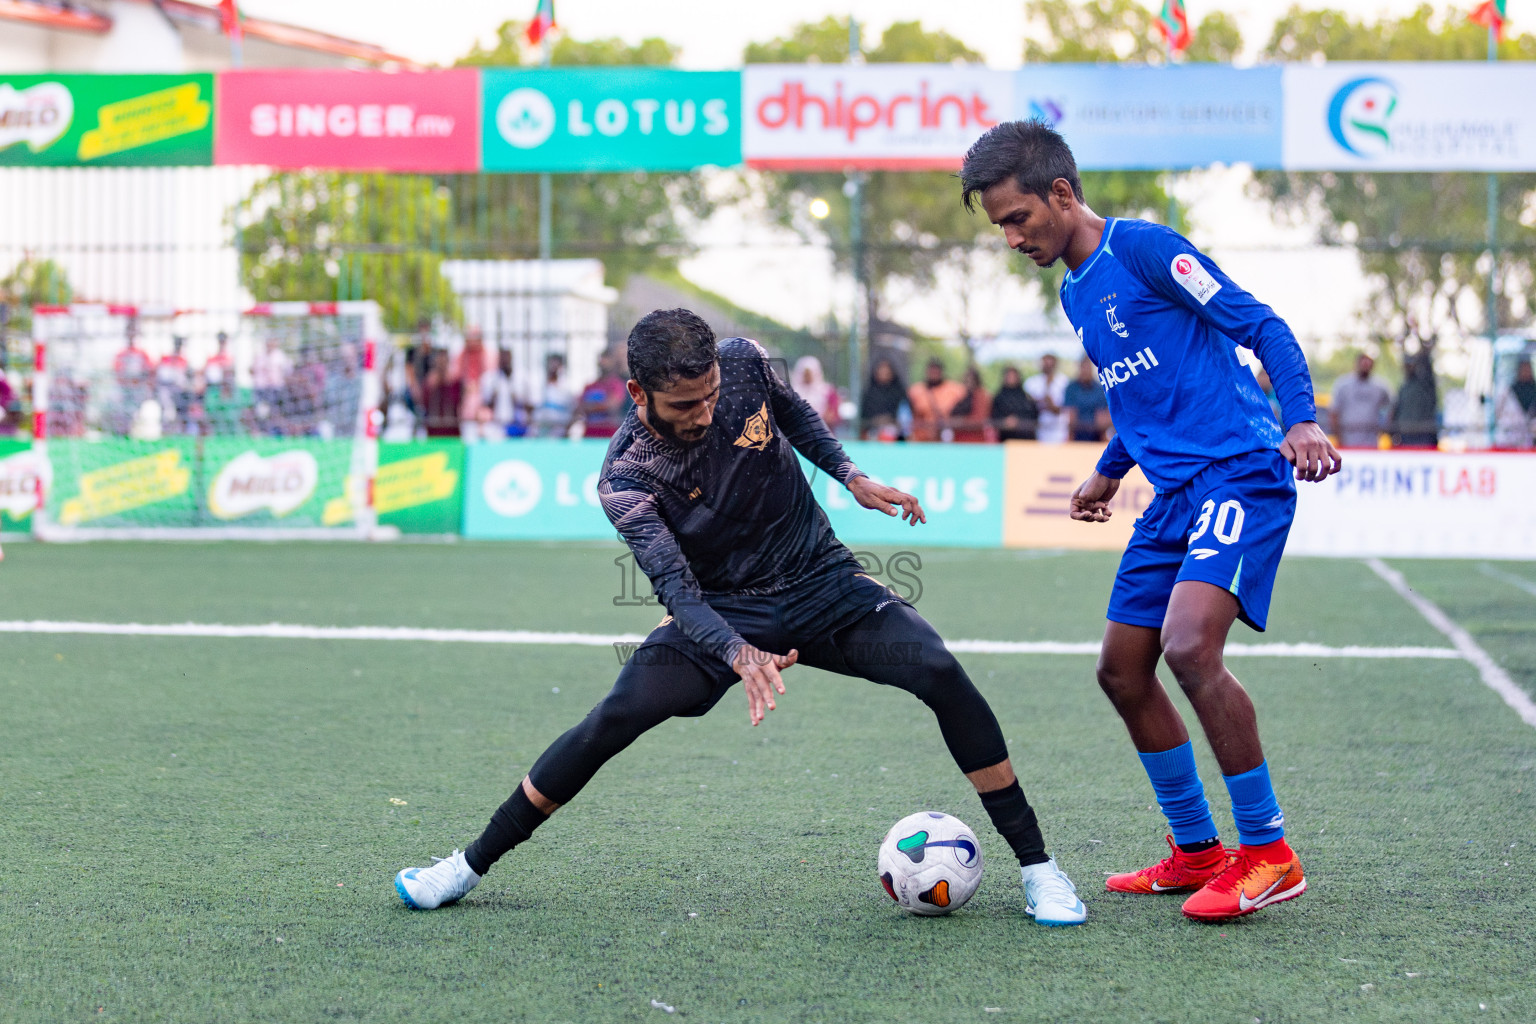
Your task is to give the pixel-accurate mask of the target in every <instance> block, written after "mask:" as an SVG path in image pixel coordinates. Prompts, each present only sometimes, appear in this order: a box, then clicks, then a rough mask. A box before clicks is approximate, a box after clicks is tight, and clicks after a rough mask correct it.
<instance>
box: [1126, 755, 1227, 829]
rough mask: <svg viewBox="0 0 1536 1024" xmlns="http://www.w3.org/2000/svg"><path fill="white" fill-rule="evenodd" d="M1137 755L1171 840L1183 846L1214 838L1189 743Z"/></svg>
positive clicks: (1209, 812) (1214, 824)
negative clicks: (1149, 782)
mask: <svg viewBox="0 0 1536 1024" xmlns="http://www.w3.org/2000/svg"><path fill="white" fill-rule="evenodd" d="M1137 756H1138V757H1140V758H1141V764H1142V767H1143V768H1145V769H1146V770H1147V777H1148V778H1149V779H1151V780H1152V791H1153V792H1154V793H1156V794H1157V803H1158V806H1159V807H1161V808H1162V809H1163V814H1164V815H1165V816H1166V817H1167V818H1168V827H1169V829H1171V830H1172V832H1173V841H1174V842H1175V843H1177V844H1178V845H1180V846H1183V845H1185V844H1186V843H1198V842H1201V841H1203V840H1206V839H1214V838H1216V823H1215V822H1214V821H1212V820H1211V805H1210V804H1208V803H1206V802H1205V787H1204V786H1202V785H1201V784H1200V775H1199V773H1198V772H1196V771H1195V748H1194V747H1193V746H1192V745H1191V744H1190V742H1189V740H1185V741H1184V742H1183V743H1182V744H1181V745H1179V746H1177V747H1174V748H1173V749H1172V750H1164V751H1160V752H1158V753H1156V754H1138V755H1137Z"/></svg>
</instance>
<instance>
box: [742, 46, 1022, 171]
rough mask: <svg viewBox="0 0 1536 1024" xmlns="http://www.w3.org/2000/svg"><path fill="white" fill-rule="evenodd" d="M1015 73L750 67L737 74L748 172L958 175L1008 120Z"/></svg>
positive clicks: (917, 67) (952, 68)
mask: <svg viewBox="0 0 1536 1024" xmlns="http://www.w3.org/2000/svg"><path fill="white" fill-rule="evenodd" d="M1013 77H1014V73H1013V72H1011V71H994V70H991V69H990V68H983V67H972V66H964V65H953V64H753V65H750V66H749V67H747V68H746V69H745V70H744V71H743V72H742V76H741V81H742V99H741V106H742V116H743V117H744V118H745V119H746V127H745V129H744V132H743V135H742V155H743V156H744V157H745V159H746V162H747V163H748V164H749V165H751V166H753V167H778V168H788V169H796V168H798V169H827V170H842V169H844V168H850V167H852V168H864V169H879V168H893V169H905V170H920V169H924V168H942V169H945V170H958V169H959V167H960V160H961V158H962V157H963V156H964V155H965V151H966V149H968V148H969V147H970V145H971V143H973V142H975V141H976V139H977V137H978V136H980V135H981V133H982V132H984V131H986V130H987V129H988V128H990V127H992V126H993V125H995V124H997V123H998V122H999V121H1006V120H1009V119H1010V118H1012V117H1014V116H1015V115H1016V111H1015V110H1014V83H1013Z"/></svg>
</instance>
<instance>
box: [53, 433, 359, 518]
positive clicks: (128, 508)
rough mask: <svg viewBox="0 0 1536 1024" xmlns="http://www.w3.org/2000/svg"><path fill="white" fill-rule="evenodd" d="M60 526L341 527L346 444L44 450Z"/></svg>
mask: <svg viewBox="0 0 1536 1024" xmlns="http://www.w3.org/2000/svg"><path fill="white" fill-rule="evenodd" d="M48 461H49V463H50V464H51V471H52V474H53V485H52V487H51V488H50V489H49V490H48V492H47V497H48V516H49V518H50V519H51V520H52V521H53V522H55V523H58V524H59V525H60V526H65V527H98V526H131V527H199V526H289V527H319V526H344V525H347V524H348V523H350V522H351V521H352V518H353V512H352V509H353V502H352V500H351V497H350V490H349V489H350V488H353V487H357V486H360V485H359V484H357V483H355V482H354V481H352V480H351V479H350V477H349V475H348V473H349V470H350V468H351V461H352V442H350V441H321V440H315V439H308V438H305V439H293V440H283V439H277V438H243V437H240V438H237V437H230V438H208V439H206V440H201V441H200V440H198V439H197V438H166V439H164V440H160V441H80V440H69V439H60V440H57V441H50V442H49V443H48Z"/></svg>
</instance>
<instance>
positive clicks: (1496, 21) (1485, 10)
mask: <svg viewBox="0 0 1536 1024" xmlns="http://www.w3.org/2000/svg"><path fill="white" fill-rule="evenodd" d="M1505 3H1506V0H1483V2H1482V3H1480V4H1478V5H1477V7H1476V8H1474V9H1473V11H1472V13H1471V14H1469V15H1467V20H1468V21H1470V22H1472V23H1473V24H1475V25H1481V26H1483V27H1484V28H1488V29H1492V30H1493V36H1494V38H1495V39H1497V40H1499V42H1503V41H1504V22H1505V21H1507V20H1508V17H1507V16H1506V15H1505V13H1504V4H1505Z"/></svg>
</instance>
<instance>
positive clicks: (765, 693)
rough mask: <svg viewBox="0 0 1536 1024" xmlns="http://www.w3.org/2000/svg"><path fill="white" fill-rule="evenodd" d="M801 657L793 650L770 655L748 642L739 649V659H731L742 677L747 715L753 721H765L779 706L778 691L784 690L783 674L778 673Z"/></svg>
mask: <svg viewBox="0 0 1536 1024" xmlns="http://www.w3.org/2000/svg"><path fill="white" fill-rule="evenodd" d="M799 660H800V652H799V651H797V650H791V651H790V652H789V653H788V654H770V653H768V652H767V651H760V650H758V649H757V648H756V647H753V646H752V645H751V644H745V645H743V647H742V648H741V650H739V651H737V652H736V660H734V661H732V662H731V668H733V669H735V670H736V674H737V675H738V676H741V684H742V688H743V689H745V690H746V691H747V717H748V718H750V719H752V724H753V725H756V724H757V723H759V722H761V721H762V720H763V716H764V715H765V714H767V713H768V712H769V711H772V710H773V709H774V707H775V706H776V705H775V704H774V702H773V695H774V694H775V693H783V692H784V677H783V676H781V675H779V672H780V670H781V669H786V668H789V666H791V665H793V664H794V663H795V662H797V661H799Z"/></svg>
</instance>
